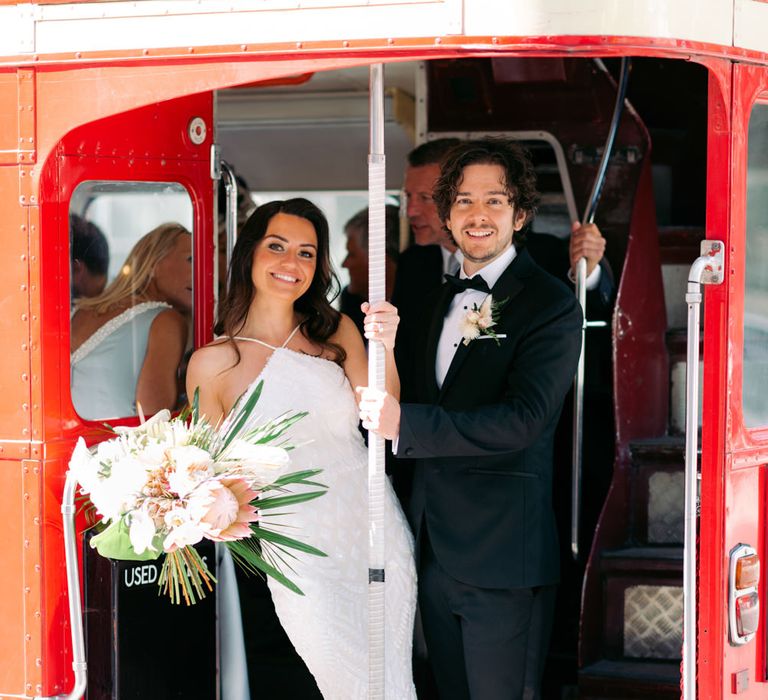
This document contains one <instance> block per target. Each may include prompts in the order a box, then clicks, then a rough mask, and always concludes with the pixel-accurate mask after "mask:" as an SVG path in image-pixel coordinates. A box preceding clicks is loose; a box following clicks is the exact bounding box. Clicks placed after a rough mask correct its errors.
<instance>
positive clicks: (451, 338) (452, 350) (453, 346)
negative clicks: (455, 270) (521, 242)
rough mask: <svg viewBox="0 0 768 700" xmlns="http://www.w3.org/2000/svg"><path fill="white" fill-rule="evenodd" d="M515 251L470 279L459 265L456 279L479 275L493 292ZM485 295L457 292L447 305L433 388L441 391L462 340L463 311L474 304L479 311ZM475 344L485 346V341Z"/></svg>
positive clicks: (505, 253)
mask: <svg viewBox="0 0 768 700" xmlns="http://www.w3.org/2000/svg"><path fill="white" fill-rule="evenodd" d="M515 255H517V251H516V250H515V246H513V245H511V246H509V248H507V250H505V251H504V252H503V253H502V254H501V255H499V257H498V258H496V259H495V260H492V261H491V262H489V263H488V264H487V265H485V266H484V267H483V268H482V269H480V270H478V271H477V272H475V273H474V275H468V274H467V273H466V272H464V265H463V264H462V266H461V269H460V270H459V278H460V279H466V278H468V277H474V276H475V275H480V276H481V277H482V278H483V279H484V280H485V281H486V283H487V284H488V287H490V288H491V289H493V285H494V284H496V282H497V281H498V279H499V277H501V273H502V272H504V270H506V269H507V268H508V267H509V264H510V263H511V262H512V261H513V260H514V259H515ZM487 296H488V295H487V294H486V293H485V292H480V291H478V290H477V289H467V290H466V291H463V292H459V293H458V294H457V295H456V296H455V297H454V298H453V300H452V301H451V304H450V306H449V307H448V311H447V312H446V314H445V319H444V320H443V330H442V332H441V333H440V341H439V342H438V344H437V357H436V359H435V378H436V379H437V386H438V387H440V388H442V386H443V382H444V381H445V375H446V374H448V368H449V367H450V366H451V362H452V361H453V356H454V355H455V354H456V350H457V348H458V347H459V343H461V342H462V341H463V340H464V336H462V334H461V319H462V317H463V316H464V314H466V313H467V311H470V310H471V309H472V307H473V305H475V304H477V306H478V307H479V306H480V304H482V303H483V302H484V301H485V298H486V297H487ZM471 342H473V343H476V342H488V341H486V340H483V341H479V340H473V341H471Z"/></svg>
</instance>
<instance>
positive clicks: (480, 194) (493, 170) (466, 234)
mask: <svg viewBox="0 0 768 700" xmlns="http://www.w3.org/2000/svg"><path fill="white" fill-rule="evenodd" d="M525 220H526V214H525V212H524V211H518V210H516V209H515V206H514V204H513V202H512V201H511V199H510V195H509V188H508V187H507V185H506V183H505V179H504V170H503V168H502V167H501V166H500V165H495V164H486V163H479V164H473V165H468V166H466V167H465V168H464V171H463V173H462V179H461V182H460V183H459V185H458V188H457V192H456V198H455V199H454V201H453V204H452V205H451V210H450V213H449V216H448V218H447V219H446V221H445V225H446V227H447V228H448V229H449V230H450V232H451V235H452V236H453V240H454V241H456V245H458V246H459V248H460V249H461V252H462V253H463V254H464V270H465V272H466V273H467V274H473V273H474V272H476V271H477V270H479V269H480V268H482V267H484V266H485V265H487V264H488V263H489V262H491V261H493V260H495V259H496V258H497V257H499V255H501V254H502V253H503V252H504V251H505V250H507V249H508V248H509V246H510V245H512V238H513V236H514V233H515V231H519V230H520V229H521V228H522V227H523V225H524V224H525Z"/></svg>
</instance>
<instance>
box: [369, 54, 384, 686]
mask: <svg viewBox="0 0 768 700" xmlns="http://www.w3.org/2000/svg"><path fill="white" fill-rule="evenodd" d="M369 93H370V153H369V155H368V300H369V301H370V302H372V303H373V302H377V301H383V300H384V299H385V297H386V289H385V270H386V260H385V255H386V242H385V239H386V233H385V228H386V227H385V218H384V217H385V204H384V203H385V196H386V189H385V187H386V178H385V159H384V66H383V65H382V64H380V63H376V64H373V65H371V68H370V82H369ZM384 362H385V358H384V347H383V346H382V345H381V344H380V343H377V342H371V343H368V386H370V387H374V388H376V389H380V390H383V389H384V387H385V385H386V384H385V376H384ZM384 444H385V443H384V439H383V438H381V437H379V436H378V435H376V434H375V433H374V432H373V431H369V432H368V545H369V550H368V698H369V700H383V698H384V668H385V665H384V621H385V616H384V590H385V588H384V587H385V583H384V578H385V576H384V562H385V551H384V479H385V478H386V477H385V474H384Z"/></svg>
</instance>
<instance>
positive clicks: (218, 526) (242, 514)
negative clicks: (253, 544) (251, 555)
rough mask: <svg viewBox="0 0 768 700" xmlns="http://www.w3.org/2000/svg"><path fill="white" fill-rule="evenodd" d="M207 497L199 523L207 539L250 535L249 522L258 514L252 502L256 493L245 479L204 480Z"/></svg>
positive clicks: (225, 539)
mask: <svg viewBox="0 0 768 700" xmlns="http://www.w3.org/2000/svg"><path fill="white" fill-rule="evenodd" d="M206 487H207V489H206V490H207V491H208V498H207V503H206V504H205V505H206V509H205V512H204V514H203V516H202V517H201V518H200V524H201V525H202V526H203V527H204V528H205V530H206V534H205V536H206V537H207V538H208V539H209V540H216V541H218V542H226V541H227V540H240V539H244V538H247V537H250V535H251V527H250V525H251V523H252V522H255V521H256V520H258V519H259V513H258V510H257V509H256V508H254V507H253V506H252V505H251V501H252V500H253V499H254V498H256V497H257V496H258V495H259V494H258V492H257V491H253V490H252V489H250V488H249V487H248V483H247V482H246V481H245V480H244V479H220V480H218V479H217V480H213V481H210V482H207V483H206Z"/></svg>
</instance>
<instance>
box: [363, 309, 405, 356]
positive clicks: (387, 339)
mask: <svg viewBox="0 0 768 700" xmlns="http://www.w3.org/2000/svg"><path fill="white" fill-rule="evenodd" d="M360 308H361V309H362V311H363V313H364V314H365V319H364V320H363V330H364V331H365V332H364V333H363V335H364V336H365V337H366V338H367V339H368V340H375V341H377V342H379V343H381V344H382V345H383V346H384V348H385V349H386V350H394V349H395V335H396V334H397V324H398V323H400V317H399V316H398V315H397V309H396V308H395V307H394V306H392V304H390V303H389V302H388V301H377V302H375V303H374V304H369V303H368V302H367V301H364V302H363V303H362V304H361V305H360Z"/></svg>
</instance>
